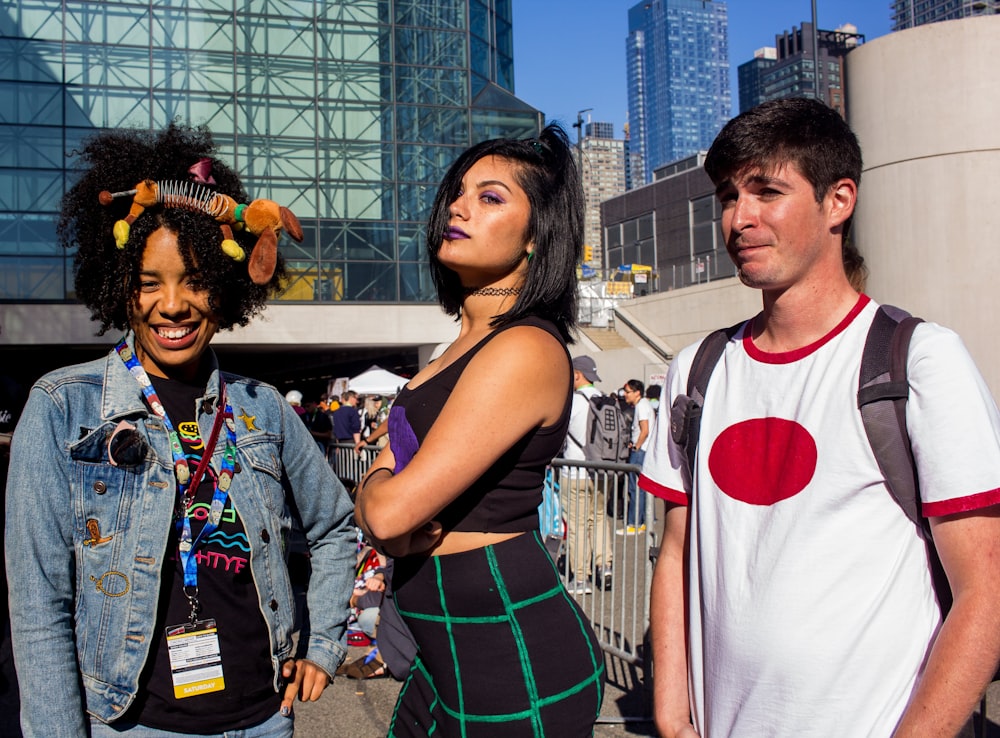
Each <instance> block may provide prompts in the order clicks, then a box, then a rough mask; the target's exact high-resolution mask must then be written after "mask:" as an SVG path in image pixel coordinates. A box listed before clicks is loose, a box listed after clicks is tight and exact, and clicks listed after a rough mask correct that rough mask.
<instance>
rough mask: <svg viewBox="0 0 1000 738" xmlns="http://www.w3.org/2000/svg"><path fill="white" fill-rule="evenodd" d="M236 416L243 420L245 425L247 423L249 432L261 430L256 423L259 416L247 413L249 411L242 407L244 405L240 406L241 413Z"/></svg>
mask: <svg viewBox="0 0 1000 738" xmlns="http://www.w3.org/2000/svg"><path fill="white" fill-rule="evenodd" d="M236 417H237V418H239V419H240V420H242V421H243V423H244V425H246V427H247V432H248V433H249V432H250V431H256V430H260V428H258V427H257V426H256V425H254V421H255V420H257V416H256V415H247V411H246V410H245V409H244V408H242V407H241V408H240V414H239V415H237V416H236Z"/></svg>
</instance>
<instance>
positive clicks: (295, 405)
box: [285, 390, 306, 418]
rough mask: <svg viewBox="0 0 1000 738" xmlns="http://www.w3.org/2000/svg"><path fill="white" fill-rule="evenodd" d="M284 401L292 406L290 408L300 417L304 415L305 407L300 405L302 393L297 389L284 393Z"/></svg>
mask: <svg viewBox="0 0 1000 738" xmlns="http://www.w3.org/2000/svg"><path fill="white" fill-rule="evenodd" d="M285 402H287V403H288V404H289V405H291V406H292V410H294V411H295V414H296V415H298V416H299V417H300V418H301V417H302V416H303V415H305V413H306V409H305V408H304V407H302V393H301V392H299V391H298V390H288V392H286V393H285Z"/></svg>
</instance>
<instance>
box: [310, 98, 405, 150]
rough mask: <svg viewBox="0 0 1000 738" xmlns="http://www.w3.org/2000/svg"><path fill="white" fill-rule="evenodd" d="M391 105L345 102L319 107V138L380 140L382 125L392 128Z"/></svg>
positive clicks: (388, 128) (381, 137)
mask: <svg viewBox="0 0 1000 738" xmlns="http://www.w3.org/2000/svg"><path fill="white" fill-rule="evenodd" d="M392 110H393V109H392V106H391V105H384V106H383V105H364V104H361V103H346V104H344V105H336V106H324V107H322V108H320V110H319V113H320V120H319V129H318V130H317V131H316V133H317V134H318V135H319V137H320V138H342V139H349V140H354V141H382V140H383V138H391V136H385V137H384V136H383V134H382V129H383V126H386V127H387V130H390V131H391V130H392V129H391V125H392Z"/></svg>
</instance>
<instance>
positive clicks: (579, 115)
mask: <svg viewBox="0 0 1000 738" xmlns="http://www.w3.org/2000/svg"><path fill="white" fill-rule="evenodd" d="M592 110H593V108H584V109H583V110H577V111H576V123H574V124H573V127H574V128H575V129H576V168H577V170H578V171H579V173H580V185H581V186H582V185H583V143H582V142H583V114H584V113H589V112H590V111H592Z"/></svg>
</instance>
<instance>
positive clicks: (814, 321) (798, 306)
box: [752, 273, 858, 353]
mask: <svg viewBox="0 0 1000 738" xmlns="http://www.w3.org/2000/svg"><path fill="white" fill-rule="evenodd" d="M763 300H764V310H763V312H762V313H761V314H760V315H759V316H758V317H757V319H756V320H754V322H753V326H752V329H753V340H754V344H756V346H757V348H759V349H760V350H761V351H766V352H768V353H780V352H785V351H794V350H795V349H800V348H802V347H804V346H808V345H809V344H811V343H813V342H815V341H818V340H819V339H821V338H823V336H825V335H827V334H828V333H829V332H830V331H831V330H833V329H834V328H835V327H836V326H837V324H838V323H840V321H841V320H843V319H844V316H846V315H847V314H848V313H849V312H850V311H851V308H853V307H854V306H855V304H857V301H858V292H857V291H856V290H855V289H854V288H853V287H852V286H851V284H850V282H848V281H847V277H846V276H844V275H843V274H842V273H841V274H840V275H839V277H838V276H834V277H833V278H832V279H830V280H827V281H824V282H822V283H816V282H813V283H804V284H798V285H793V286H792V287H789V288H787V289H784V290H774V291H766V290H765V291H764V292H763Z"/></svg>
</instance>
